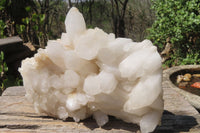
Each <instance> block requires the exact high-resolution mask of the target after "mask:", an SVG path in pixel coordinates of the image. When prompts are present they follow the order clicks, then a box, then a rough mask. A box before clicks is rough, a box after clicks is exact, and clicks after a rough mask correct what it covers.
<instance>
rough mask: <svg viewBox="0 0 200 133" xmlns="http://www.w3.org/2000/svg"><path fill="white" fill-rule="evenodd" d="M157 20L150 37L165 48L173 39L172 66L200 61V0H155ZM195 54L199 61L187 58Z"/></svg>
mask: <svg viewBox="0 0 200 133" xmlns="http://www.w3.org/2000/svg"><path fill="white" fill-rule="evenodd" d="M152 8H153V9H154V10H155V14H156V21H155V22H154V24H153V26H152V28H151V29H150V30H149V36H148V38H149V39H151V40H152V41H153V43H154V44H155V45H157V46H158V48H159V50H160V51H162V50H163V49H164V47H165V45H166V40H167V38H169V40H170V43H171V44H172V48H171V49H172V52H171V53H170V56H171V58H170V59H169V60H168V61H167V62H168V63H169V62H170V63H169V64H168V65H169V66H170V65H180V64H181V65H182V64H199V63H200V61H199V57H200V55H199V54H198V53H199V49H200V1H199V0H189V1H188V0H177V1H174V0H152ZM193 57H195V60H194V59H193V60H191V61H187V60H188V59H190V58H193Z"/></svg>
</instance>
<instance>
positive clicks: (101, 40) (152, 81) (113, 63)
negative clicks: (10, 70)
mask: <svg viewBox="0 0 200 133" xmlns="http://www.w3.org/2000/svg"><path fill="white" fill-rule="evenodd" d="M65 25H66V31H67V33H63V34H62V37H61V39H59V40H50V41H48V45H47V46H46V48H45V49H39V50H38V53H37V54H35V56H34V57H33V58H27V59H25V60H24V61H23V62H22V66H21V68H20V69H19V71H20V73H21V75H22V77H23V82H24V87H25V89H26V97H27V98H28V99H29V100H30V101H31V102H32V103H33V105H34V108H35V110H36V111H37V112H39V113H46V114H48V115H50V116H53V117H58V118H60V119H66V118H68V117H72V118H73V119H74V120H75V121H76V122H78V121H80V120H83V119H85V118H87V117H90V116H91V115H93V118H94V119H95V120H96V122H97V124H98V125H99V126H103V125H104V124H106V123H107V122H108V119H109V118H108V115H112V116H115V117H116V118H119V119H122V120H124V121H126V122H131V123H137V124H139V125H140V128H141V131H142V133H147V132H151V131H153V130H154V129H155V127H156V126H157V124H158V123H159V121H160V118H161V116H162V112H163V99H162V87H161V80H162V70H161V58H160V56H159V54H158V52H157V49H156V47H155V46H153V45H152V43H151V42H150V41H149V40H144V41H143V42H139V43H136V42H133V41H132V40H131V39H127V38H115V35H114V34H113V33H111V34H107V33H105V32H104V31H103V30H101V29H99V28H95V29H86V25H85V21H84V18H83V16H82V14H81V13H80V12H79V11H78V10H77V9H76V8H74V7H73V8H72V9H71V10H70V11H69V12H68V14H67V17H66V21H65Z"/></svg>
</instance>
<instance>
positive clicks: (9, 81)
mask: <svg viewBox="0 0 200 133" xmlns="http://www.w3.org/2000/svg"><path fill="white" fill-rule="evenodd" d="M7 72H8V67H7V64H6V62H5V61H4V53H3V52H2V51H1V53H0V95H1V94H2V92H3V91H4V90H5V89H6V88H7V87H10V86H19V85H22V84H23V82H22V79H20V78H15V77H14V76H13V75H8V74H7Z"/></svg>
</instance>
